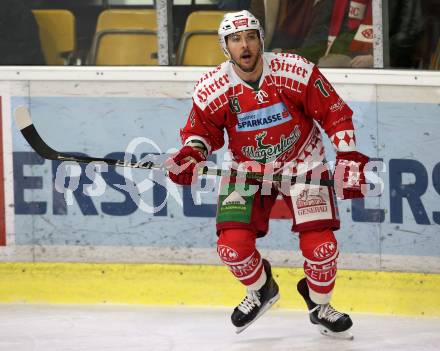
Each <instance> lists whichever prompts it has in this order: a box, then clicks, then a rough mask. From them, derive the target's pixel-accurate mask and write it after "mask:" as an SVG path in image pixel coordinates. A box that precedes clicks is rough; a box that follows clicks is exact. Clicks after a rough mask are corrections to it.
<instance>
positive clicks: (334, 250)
mask: <svg viewBox="0 0 440 351" xmlns="http://www.w3.org/2000/svg"><path fill="white" fill-rule="evenodd" d="M299 239H300V248H301V251H302V254H303V256H304V259H305V261H304V273H305V274H306V278H307V284H308V286H309V292H310V298H311V299H312V301H313V302H315V303H317V304H325V303H328V302H329V301H330V299H331V295H332V292H333V288H334V286H335V279H336V271H337V267H336V259H337V258H338V253H339V252H338V244H337V241H336V238H335V235H334V234H333V231H332V230H330V229H324V230H320V231H318V230H310V231H305V232H301V233H300V234H299Z"/></svg>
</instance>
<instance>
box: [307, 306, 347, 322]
mask: <svg viewBox="0 0 440 351" xmlns="http://www.w3.org/2000/svg"><path fill="white" fill-rule="evenodd" d="M318 307H319V312H318V318H319V319H323V318H324V319H326V320H328V321H329V322H336V321H337V320H338V319H339V318H341V317H342V316H343V315H344V314H343V313H341V312H338V311H336V310H335V309H334V308H333V307H332V306H331V305H330V304H326V305H318V306H316V307H315V308H314V309H313V310H315V309H317V308H318Z"/></svg>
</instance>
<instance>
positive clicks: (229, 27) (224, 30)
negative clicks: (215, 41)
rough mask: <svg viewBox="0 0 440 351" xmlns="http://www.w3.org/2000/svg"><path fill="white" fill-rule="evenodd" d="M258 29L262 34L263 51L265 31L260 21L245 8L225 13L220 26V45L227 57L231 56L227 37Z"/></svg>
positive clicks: (259, 33) (262, 48)
mask: <svg viewBox="0 0 440 351" xmlns="http://www.w3.org/2000/svg"><path fill="white" fill-rule="evenodd" d="M250 29H256V30H257V31H258V35H259V36H260V42H261V52H263V51H264V31H263V27H261V24H260V21H259V20H258V19H257V18H256V17H255V16H254V15H253V14H252V13H250V12H249V11H247V10H243V11H239V12H231V13H227V14H225V16H224V17H223V20H222V21H221V23H220V27H219V28H218V36H219V41H220V45H221V47H222V49H223V52H224V53H225V55H226V57H228V58H231V54H230V53H229V51H228V48H227V45H226V37H227V36H228V35H230V34H233V33H237V32H241V31H244V30H250Z"/></svg>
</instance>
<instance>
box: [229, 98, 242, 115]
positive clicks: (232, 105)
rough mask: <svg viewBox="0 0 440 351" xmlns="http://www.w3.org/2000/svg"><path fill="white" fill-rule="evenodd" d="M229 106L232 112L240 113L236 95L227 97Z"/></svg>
mask: <svg viewBox="0 0 440 351" xmlns="http://www.w3.org/2000/svg"><path fill="white" fill-rule="evenodd" d="M229 108H230V109H231V111H232V112H233V113H240V112H241V107H240V103H239V101H238V97H236V96H233V97H231V98H230V99H229Z"/></svg>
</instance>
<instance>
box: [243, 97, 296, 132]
mask: <svg viewBox="0 0 440 351" xmlns="http://www.w3.org/2000/svg"><path fill="white" fill-rule="evenodd" d="M237 120H238V123H237V126H236V127H235V128H236V130H237V132H249V131H252V130H260V129H266V128H270V127H274V126H277V125H279V124H283V123H286V122H288V121H291V120H292V116H291V115H290V113H289V111H288V110H287V109H286V107H285V106H284V104H283V103H282V102H279V103H277V104H274V105H272V106H268V107H265V108H262V109H258V110H253V111H249V112H243V113H240V114H238V115H237Z"/></svg>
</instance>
